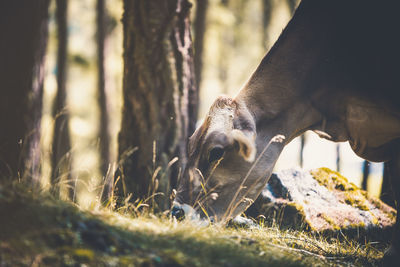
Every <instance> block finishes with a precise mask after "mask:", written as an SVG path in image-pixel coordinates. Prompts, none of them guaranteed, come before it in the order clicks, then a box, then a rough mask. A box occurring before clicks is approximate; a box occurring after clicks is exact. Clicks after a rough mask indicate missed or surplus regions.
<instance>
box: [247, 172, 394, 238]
mask: <svg viewBox="0 0 400 267" xmlns="http://www.w3.org/2000/svg"><path fill="white" fill-rule="evenodd" d="M246 215H247V216H251V217H253V218H264V219H265V220H267V221H272V222H275V223H276V224H278V226H280V227H281V228H294V229H302V230H304V229H307V230H310V231H312V232H318V233H330V234H332V233H333V234H335V233H339V232H342V233H343V232H345V233H353V234H356V235H358V236H359V235H360V234H363V233H368V234H370V233H375V234H377V235H379V234H381V233H383V232H385V233H388V230H390V229H391V227H392V226H393V225H394V223H395V220H396V211H395V210H394V209H393V208H391V207H390V206H388V205H386V204H385V203H383V202H382V201H381V200H379V199H377V198H375V197H372V196H369V195H368V193H367V192H366V191H363V190H361V189H359V188H358V187H357V186H356V185H354V184H353V183H350V182H348V181H347V179H346V178H345V177H343V176H342V175H341V174H340V173H338V172H335V171H332V170H330V169H328V168H319V169H315V170H311V171H305V170H300V169H289V170H283V171H280V172H278V173H274V174H272V176H271V178H270V180H269V182H268V184H267V185H266V187H265V188H264V190H263V191H262V193H261V194H260V196H259V197H258V198H257V199H256V201H255V202H254V203H253V205H252V206H251V207H250V208H249V209H248V210H247V211H246Z"/></svg>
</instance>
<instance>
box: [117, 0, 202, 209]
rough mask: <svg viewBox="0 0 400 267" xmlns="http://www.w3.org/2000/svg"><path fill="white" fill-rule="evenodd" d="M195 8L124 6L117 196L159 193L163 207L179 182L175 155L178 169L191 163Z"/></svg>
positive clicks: (173, 3)
mask: <svg viewBox="0 0 400 267" xmlns="http://www.w3.org/2000/svg"><path fill="white" fill-rule="evenodd" d="M190 6H191V5H190V3H189V2H188V1H187V0H169V1H165V0H153V1H139V0H136V1H131V0H125V1H124V11H125V12H124V17H123V25H124V84H123V97H124V106H123V114H122V124H121V131H120V133H119V139H118V142H119V162H120V166H119V167H120V170H119V172H117V176H118V175H120V177H119V178H120V179H119V178H117V179H119V181H120V182H118V184H117V190H118V191H117V194H118V195H119V196H124V195H125V196H126V195H127V194H128V193H132V194H133V196H132V197H133V199H136V198H145V197H147V196H151V195H153V193H155V192H157V191H160V192H162V193H163V194H164V198H163V200H164V201H162V200H160V201H159V203H161V205H162V208H165V207H166V206H167V204H168V203H167V202H168V196H169V193H170V191H171V188H173V187H174V186H175V184H176V179H177V177H176V176H173V177H171V176H170V175H169V171H168V170H167V169H168V168H169V169H170V167H168V162H170V161H171V160H172V159H173V158H174V157H175V156H177V157H179V160H180V164H179V166H183V165H184V164H185V162H186V143H187V138H188V135H189V118H190V115H189V111H190V110H191V107H190V105H193V103H191V102H190V94H191V92H193V91H194V90H195V89H196V87H195V80H194V69H193V60H192V58H193V56H192V42H191V34H190V24H189V11H190ZM172 163H173V162H171V163H170V165H171V164H172ZM159 166H160V167H161V170H160V169H158V167H159ZM174 166H176V165H174Z"/></svg>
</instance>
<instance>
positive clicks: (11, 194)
mask: <svg viewBox="0 0 400 267" xmlns="http://www.w3.org/2000/svg"><path fill="white" fill-rule="evenodd" d="M0 218H1V220H0V263H1V265H2V266H3V265H4V266H26V265H31V266H76V265H78V264H82V263H84V264H86V265H87V266H267V265H268V266H329V265H335V266H348V265H358V266H368V265H370V266H373V265H377V264H379V261H380V259H381V257H382V256H383V251H384V249H385V248H387V245H388V244H386V243H378V242H369V243H363V244H361V243H358V242H356V241H352V240H349V239H346V237H345V236H341V237H338V238H332V237H331V238H329V239H327V238H323V237H318V236H316V235H311V234H309V233H306V232H301V231H293V230H285V231H282V230H279V229H278V228H277V227H276V226H269V227H266V226H260V227H257V228H254V229H245V228H234V227H229V228H228V227H224V226H218V225H213V226H208V227H199V226H196V225H195V224H192V223H189V222H177V221H174V220H172V219H170V218H168V217H166V216H161V215H160V216H159V217H157V216H154V215H151V214H147V215H142V216H135V217H132V216H130V215H129V214H121V213H117V212H113V211H110V210H106V209H101V208H100V209H94V210H92V211H88V210H82V209H80V208H79V207H77V206H75V205H73V204H70V203H67V202H63V201H60V200H55V199H54V198H53V197H51V196H49V195H48V194H46V193H42V194H37V193H32V192H27V191H26V189H25V188H24V187H22V186H20V185H12V186H8V187H0Z"/></svg>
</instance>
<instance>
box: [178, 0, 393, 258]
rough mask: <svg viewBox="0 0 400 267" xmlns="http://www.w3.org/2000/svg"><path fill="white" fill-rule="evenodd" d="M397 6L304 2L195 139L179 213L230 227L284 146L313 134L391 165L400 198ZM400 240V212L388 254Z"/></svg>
mask: <svg viewBox="0 0 400 267" xmlns="http://www.w3.org/2000/svg"><path fill="white" fill-rule="evenodd" d="M399 7H400V4H399V3H398V1H389V0H387V1H386V0H382V1H378V0H303V1H302V2H301V3H300V5H299V7H298V8H297V10H296V12H295V14H294V16H293V17H292V19H291V20H290V22H289V23H288V25H287V26H286V27H285V29H284V30H283V32H282V33H281V35H280V37H279V38H278V40H277V42H276V43H275V44H274V46H273V47H272V48H271V49H270V51H269V52H268V53H267V55H266V56H265V57H264V58H263V59H262V61H261V63H260V64H259V66H258V67H257V69H256V70H255V72H254V73H253V74H252V76H251V77H250V79H249V80H248V82H247V83H246V84H245V85H244V86H243V88H242V89H241V90H240V91H239V93H238V94H237V95H236V97H234V98H230V97H226V96H222V97H219V98H218V99H216V100H215V102H214V103H213V104H212V106H211V108H210V110H209V112H208V114H207V115H206V118H205V119H204V120H203V122H202V124H201V125H200V126H199V128H198V129H197V130H196V131H195V132H194V134H193V135H192V136H191V137H190V139H189V143H188V162H187V166H186V168H185V170H184V172H183V175H182V178H181V179H180V181H179V183H178V190H177V193H176V197H175V201H174V207H173V209H172V213H173V215H174V216H176V217H182V216H185V217H192V218H198V217H205V218H209V219H210V220H213V221H224V220H225V221H226V220H228V219H230V218H233V217H235V216H237V215H239V214H241V213H242V212H243V211H244V210H245V209H246V208H247V207H248V206H249V205H250V204H251V203H252V202H253V201H254V200H255V199H256V198H257V196H258V195H259V194H260V192H261V190H262V189H263V187H264V186H265V185H266V183H267V181H268V179H269V177H270V175H271V172H272V169H273V167H274V164H275V163H276V161H277V159H278V157H279V155H280V153H281V152H282V149H283V148H284V146H285V145H286V144H288V143H289V142H290V141H291V140H293V138H295V137H297V136H299V135H301V134H302V133H304V132H305V131H307V130H312V131H314V132H316V133H317V134H318V135H319V136H320V137H321V138H325V139H328V140H331V141H334V142H343V141H348V142H349V144H350V146H351V148H352V149H353V150H354V152H355V153H356V154H357V155H358V156H360V157H362V158H364V159H366V160H369V161H375V162H387V163H388V166H389V171H390V175H391V178H393V179H392V187H393V190H394V191H395V194H396V199H397V201H399V200H400V179H399V178H400V177H398V176H400V98H399V95H400V93H399V91H400V41H399V40H400V38H399V37H400V19H399V14H398V13H399V11H400V9H399ZM397 214H399V213H397ZM399 235H400V230H399V216H398V215H397V223H396V226H395V234H394V236H395V237H394V239H393V241H392V251H395V252H396V251H399V250H398V249H399V244H400V237H399ZM396 249H397V250H396Z"/></svg>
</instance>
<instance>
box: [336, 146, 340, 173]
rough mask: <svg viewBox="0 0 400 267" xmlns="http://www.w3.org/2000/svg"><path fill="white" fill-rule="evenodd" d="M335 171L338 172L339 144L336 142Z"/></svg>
mask: <svg viewBox="0 0 400 267" xmlns="http://www.w3.org/2000/svg"><path fill="white" fill-rule="evenodd" d="M336 171H337V172H340V144H336Z"/></svg>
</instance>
